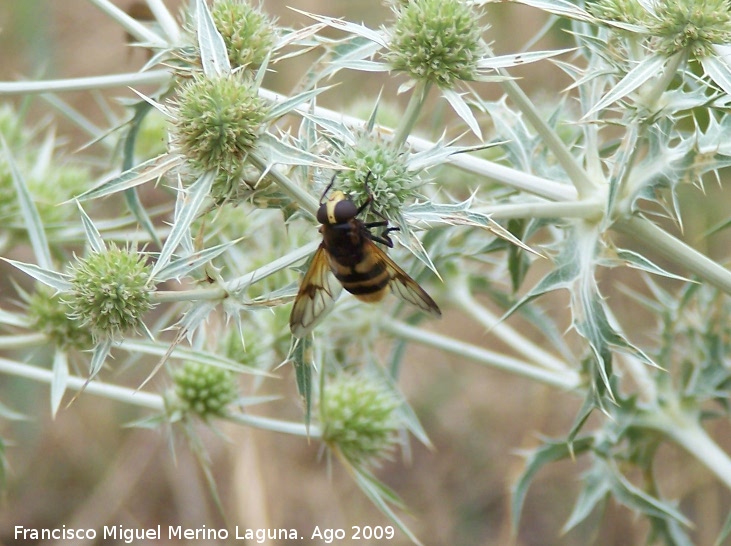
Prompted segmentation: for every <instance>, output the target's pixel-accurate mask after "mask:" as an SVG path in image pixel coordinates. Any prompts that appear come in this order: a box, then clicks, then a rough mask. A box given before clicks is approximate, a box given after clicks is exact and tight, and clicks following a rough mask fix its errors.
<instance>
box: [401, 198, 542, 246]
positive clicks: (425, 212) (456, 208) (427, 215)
mask: <svg viewBox="0 0 731 546" xmlns="http://www.w3.org/2000/svg"><path fill="white" fill-rule="evenodd" d="M471 205H472V199H467V200H465V201H462V202H460V203H447V204H441V203H431V202H428V201H426V202H424V203H415V204H413V205H410V206H408V207H406V208H405V209H404V211H403V215H404V218H407V219H408V221H409V223H416V224H426V225H433V224H446V225H449V226H456V225H461V226H469V227H477V228H482V229H487V230H489V231H490V232H491V233H492V234H493V235H495V236H497V237H500V238H501V239H504V240H506V241H508V242H509V243H511V244H513V245H515V246H518V247H520V248H522V249H523V250H526V251H528V252H531V253H532V254H536V255H538V256H540V255H541V254H540V252H537V251H535V250H533V249H532V248H530V247H529V246H528V245H526V244H525V243H523V241H521V240H520V239H518V238H517V237H515V236H514V235H513V234H512V233H510V231H508V230H507V229H505V228H504V227H502V226H501V225H500V224H498V223H497V222H495V221H494V220H492V219H491V218H490V217H489V216H488V215H487V214H483V213H481V212H476V211H473V210H470V207H471Z"/></svg>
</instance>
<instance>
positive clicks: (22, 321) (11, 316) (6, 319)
mask: <svg viewBox="0 0 731 546" xmlns="http://www.w3.org/2000/svg"><path fill="white" fill-rule="evenodd" d="M0 324H5V325H6V326H17V327H18V328H29V327H30V321H29V320H28V317H26V316H24V315H18V314H17V313H11V312H10V311H6V310H5V309H2V308H0Z"/></svg>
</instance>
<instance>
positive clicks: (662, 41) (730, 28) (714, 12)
mask: <svg viewBox="0 0 731 546" xmlns="http://www.w3.org/2000/svg"><path fill="white" fill-rule="evenodd" d="M655 19H656V20H655V21H654V22H653V23H652V24H651V25H650V34H651V35H652V36H657V37H659V41H658V49H659V50H660V51H661V52H663V53H665V54H666V55H668V56H669V55H672V54H674V53H676V52H678V51H681V50H687V51H689V52H690V53H691V54H693V55H695V56H697V57H702V56H705V55H708V54H709V53H711V51H712V46H713V45H714V44H727V43H728V42H730V41H731V12H729V5H728V2H727V0H685V1H679V2H656V3H655Z"/></svg>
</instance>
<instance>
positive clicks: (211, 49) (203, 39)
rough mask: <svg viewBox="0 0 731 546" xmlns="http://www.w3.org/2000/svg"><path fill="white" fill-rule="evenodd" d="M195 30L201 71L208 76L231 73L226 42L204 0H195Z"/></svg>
mask: <svg viewBox="0 0 731 546" xmlns="http://www.w3.org/2000/svg"><path fill="white" fill-rule="evenodd" d="M195 6H196V30H197V31H198V47H200V52H201V63H202V64H203V73H204V74H205V75H206V76H208V77H209V78H210V77H214V76H228V75H229V74H231V63H230V62H229V60H228V52H227V51H226V43H225V42H224V41H223V37H222V36H221V33H220V32H218V29H217V28H216V25H215V24H214V22H213V17H212V16H211V12H210V11H209V10H208V5H207V4H206V2H205V0H196V4H195Z"/></svg>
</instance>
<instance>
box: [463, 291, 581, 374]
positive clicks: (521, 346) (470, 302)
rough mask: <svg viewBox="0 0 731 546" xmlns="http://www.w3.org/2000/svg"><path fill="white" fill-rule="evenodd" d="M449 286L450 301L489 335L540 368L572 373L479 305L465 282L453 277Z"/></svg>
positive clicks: (562, 362) (560, 361)
mask: <svg viewBox="0 0 731 546" xmlns="http://www.w3.org/2000/svg"><path fill="white" fill-rule="evenodd" d="M450 286H451V287H452V288H451V290H450V295H451V296H452V298H451V301H452V302H453V303H454V304H455V305H456V306H457V307H459V308H460V309H462V310H463V311H464V312H465V313H467V314H468V315H469V316H471V317H472V318H474V319H475V320H476V321H478V322H479V323H480V324H482V325H483V326H484V327H485V328H487V329H488V331H489V333H490V334H491V335H494V336H495V337H497V338H499V339H500V340H501V341H503V342H504V343H506V344H507V345H509V346H510V347H512V348H513V350H515V351H516V352H517V353H518V354H521V355H523V356H524V357H525V358H527V359H528V360H529V361H531V362H533V363H535V364H536V365H538V366H540V367H542V368H546V369H549V370H554V371H557V372H567V371H568V372H571V373H573V372H572V371H571V369H570V368H569V367H568V366H567V365H566V363H565V362H564V361H563V360H561V359H559V358H556V357H555V356H554V355H552V354H551V353H549V352H547V351H544V350H543V349H541V348H540V347H539V346H538V345H536V344H535V343H533V342H532V341H530V340H529V339H528V338H526V337H525V336H522V335H520V334H519V333H518V332H516V331H515V330H513V329H512V328H511V327H510V326H508V325H507V324H505V323H504V322H502V321H501V320H500V318H499V317H497V316H496V315H494V314H492V313H491V312H490V311H489V310H487V309H486V308H485V307H484V306H482V305H480V304H479V303H478V302H477V301H476V300H475V298H474V297H473V296H472V294H471V293H470V292H469V290H468V289H467V283H466V282H459V281H458V280H456V279H455V282H451V283H450Z"/></svg>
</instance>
